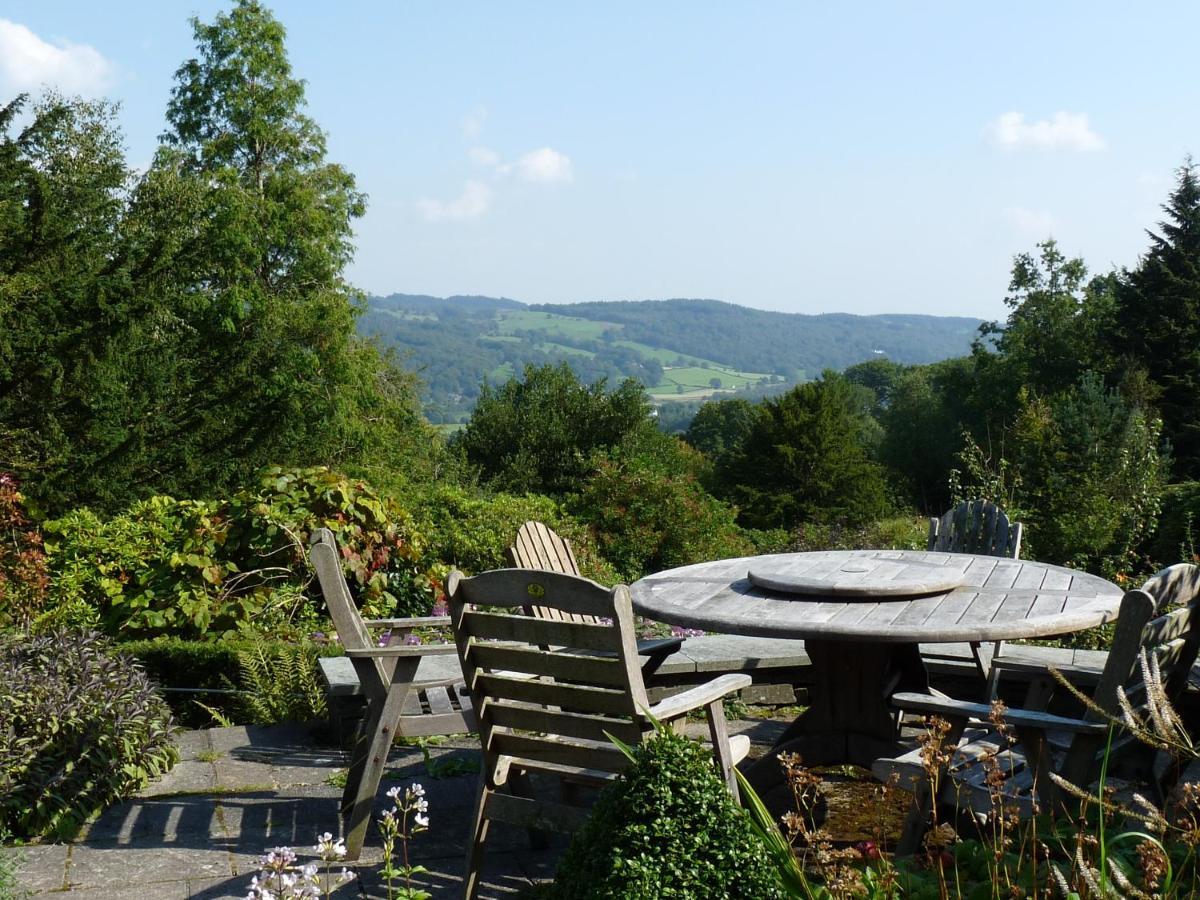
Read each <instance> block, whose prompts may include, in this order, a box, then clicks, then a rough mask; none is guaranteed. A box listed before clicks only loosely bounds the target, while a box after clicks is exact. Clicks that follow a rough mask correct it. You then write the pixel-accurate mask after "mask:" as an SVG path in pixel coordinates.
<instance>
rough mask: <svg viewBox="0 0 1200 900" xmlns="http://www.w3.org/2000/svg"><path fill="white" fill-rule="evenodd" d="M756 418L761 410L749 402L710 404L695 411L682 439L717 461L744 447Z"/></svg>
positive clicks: (719, 401)
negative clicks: (743, 444)
mask: <svg viewBox="0 0 1200 900" xmlns="http://www.w3.org/2000/svg"><path fill="white" fill-rule="evenodd" d="M757 417H758V408H757V407H756V406H755V405H754V404H753V403H751V402H750V401H748V400H744V399H741V398H739V397H734V398H732V399H728V400H710V401H709V402H708V403H705V404H704V405H703V406H701V407H700V409H699V410H697V411H696V415H695V417H694V418H693V419H692V422H691V424H690V425H688V428H687V431H686V432H685V433H684V436H683V439H684V440H685V441H687V442H688V443H689V444H691V445H692V446H693V447H695V448H696V449H697V450H699V451H700V452H701V453H703V454H705V455H706V456H707V457H709V458H710V459H712V460H713V461H716V460H718V459H720V458H721V457H723V456H724V455H725V454H726V453H730V452H732V451H734V450H735V449H737V448H738V447H741V445H742V443H743V442H744V441H745V440H746V437H747V436H748V435H749V434H750V430H751V429H752V428H753V427H754V422H755V419H756V418H757Z"/></svg>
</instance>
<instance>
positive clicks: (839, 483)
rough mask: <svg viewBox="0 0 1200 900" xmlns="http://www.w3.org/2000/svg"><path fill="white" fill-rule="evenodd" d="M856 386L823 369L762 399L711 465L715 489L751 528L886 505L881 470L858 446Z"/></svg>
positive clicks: (860, 413)
mask: <svg viewBox="0 0 1200 900" xmlns="http://www.w3.org/2000/svg"><path fill="white" fill-rule="evenodd" d="M860 390H861V389H860V388H859V387H858V386H857V385H851V384H850V383H849V382H847V381H846V380H845V379H843V378H841V377H840V376H837V375H833V374H831V373H827V374H826V375H825V376H824V377H822V379H821V380H819V381H812V382H808V383H807V384H802V385H798V386H797V387H795V388H793V389H792V390H790V391H788V392H787V393H786V394H784V395H783V396H781V397H779V398H778V399H771V400H767V401H766V402H765V403H764V404H763V405H762V407H761V412H760V414H759V416H758V418H757V420H756V421H755V423H754V426H753V427H752V428H751V430H750V432H749V434H748V436H747V437H746V439H745V441H743V442H742V444H741V446H740V447H739V449H738V450H737V451H735V452H734V453H732V454H730V455H729V457H728V458H727V459H726V460H725V461H723V462H722V463H721V464H720V465H718V467H717V471H716V474H715V476H714V478H715V481H716V485H717V487H718V490H719V494H720V495H721V496H723V497H724V498H725V499H727V500H730V501H731V502H733V503H735V504H736V505H737V507H738V510H739V520H740V521H741V522H742V523H743V524H745V525H749V526H752V527H756V528H774V527H793V526H795V525H798V524H799V523H801V522H805V521H818V522H830V521H836V520H838V519H844V520H846V522H847V523H849V524H851V525H857V524H862V523H865V522H868V521H870V520H871V519H873V518H876V517H877V516H879V515H880V514H882V513H883V512H884V510H885V509H886V507H887V505H888V500H887V489H886V486H885V484H884V479H883V470H882V468H881V467H880V466H878V465H877V464H876V463H874V462H873V461H872V460H871V459H870V458H869V457H868V455H867V450H866V448H865V446H864V442H865V438H866V436H867V433H868V427H867V424H866V421H865V420H867V419H869V417H867V416H866V414H865V412H864V410H863V407H862V395H861V394H860V393H859V391H860Z"/></svg>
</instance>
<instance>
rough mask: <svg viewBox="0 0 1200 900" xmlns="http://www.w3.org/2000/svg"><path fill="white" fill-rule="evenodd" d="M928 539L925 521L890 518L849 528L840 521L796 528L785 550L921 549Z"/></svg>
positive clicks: (927, 526)
mask: <svg viewBox="0 0 1200 900" xmlns="http://www.w3.org/2000/svg"><path fill="white" fill-rule="evenodd" d="M928 537H929V521H928V519H923V518H918V517H912V516H891V517H888V518H883V519H876V520H875V521H874V522H868V523H867V524H866V525H860V526H858V527H854V528H849V527H847V526H846V525H844V524H842V523H840V522H834V523H832V524H821V523H819V522H805V523H803V524H802V525H800V527H799V528H797V529H796V531H795V533H794V534H793V535H792V538H791V541H790V543H789V544H788V547H787V550H788V551H789V552H792V553H806V552H809V551H815V550H924V549H925V545H926V543H927V542H928Z"/></svg>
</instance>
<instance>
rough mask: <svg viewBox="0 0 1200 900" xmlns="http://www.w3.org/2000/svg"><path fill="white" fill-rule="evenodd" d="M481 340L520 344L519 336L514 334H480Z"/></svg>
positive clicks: (494, 342)
mask: <svg viewBox="0 0 1200 900" xmlns="http://www.w3.org/2000/svg"><path fill="white" fill-rule="evenodd" d="M479 339H480V340H481V341H487V342H488V343H489V344H520V343H521V342H522V341H521V338H519V337H517V336H516V335H514V334H481V335H480V336H479Z"/></svg>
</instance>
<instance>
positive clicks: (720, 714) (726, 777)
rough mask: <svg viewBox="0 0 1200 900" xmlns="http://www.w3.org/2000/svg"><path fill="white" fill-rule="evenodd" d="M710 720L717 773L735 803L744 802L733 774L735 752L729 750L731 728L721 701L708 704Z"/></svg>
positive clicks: (709, 729)
mask: <svg viewBox="0 0 1200 900" xmlns="http://www.w3.org/2000/svg"><path fill="white" fill-rule="evenodd" d="M705 715H706V717H707V718H708V737H709V739H710V740H711V741H712V746H713V757H714V760H713V761H714V762H715V763H716V765H717V772H718V773H719V774H720V776H721V780H722V781H724V782H725V786H726V787H727V788H729V793H731V794H732V795H733V800H734V802H735V803H738V804H740V803H741V802H742V800H741V795H740V794H739V793H738V783H737V776H736V775H735V774H734V773H733V751H731V750H730V748H729V726H728V723H727V722H726V721H725V706H724V703H723V702H722V701H721V700H717V701H715V702H713V703H710V704H708V707H707V709H706V710H705Z"/></svg>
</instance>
